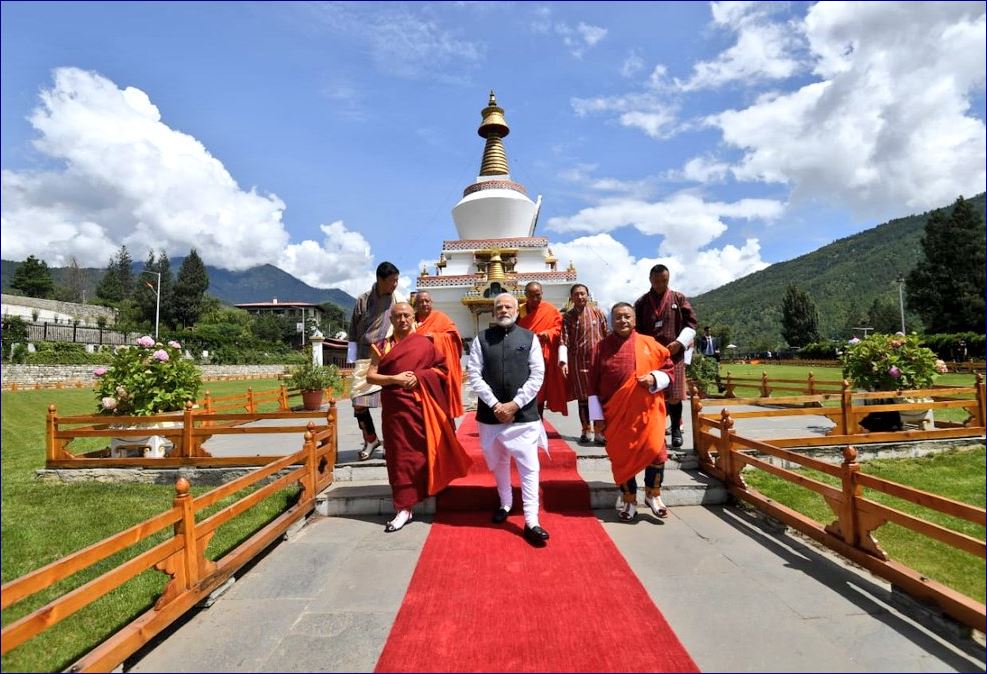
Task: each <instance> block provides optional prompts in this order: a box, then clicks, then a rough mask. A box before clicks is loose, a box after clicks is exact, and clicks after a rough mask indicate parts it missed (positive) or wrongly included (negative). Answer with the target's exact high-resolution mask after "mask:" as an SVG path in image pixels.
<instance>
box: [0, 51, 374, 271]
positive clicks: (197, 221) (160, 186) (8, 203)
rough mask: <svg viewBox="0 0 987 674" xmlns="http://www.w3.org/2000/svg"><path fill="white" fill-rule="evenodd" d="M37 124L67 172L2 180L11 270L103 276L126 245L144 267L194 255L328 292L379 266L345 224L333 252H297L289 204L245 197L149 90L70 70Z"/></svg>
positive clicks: (330, 247) (45, 149)
mask: <svg viewBox="0 0 987 674" xmlns="http://www.w3.org/2000/svg"><path fill="white" fill-rule="evenodd" d="M30 123H31V124H32V126H33V127H34V128H35V129H36V130H37V132H38V137H37V139H36V141H35V147H36V148H37V149H38V150H39V151H40V152H42V153H44V154H45V155H47V156H48V157H49V158H51V159H52V160H54V161H55V162H58V163H59V164H60V165H61V166H62V168H60V169H58V170H46V171H20V172H18V171H10V170H4V171H3V172H2V176H0V181H2V191H0V202H2V204H0V210H2V214H3V215H2V222H0V228H2V244H0V245H2V254H3V256H4V257H5V258H8V259H23V258H24V257H26V256H28V255H36V256H38V257H39V258H42V259H44V260H46V261H48V262H49V263H52V264H54V265H64V264H66V263H67V261H68V260H69V259H70V258H71V257H73V256H74V257H75V258H76V259H77V260H78V261H79V262H80V264H83V265H89V266H103V265H105V264H106V262H107V260H108V259H109V258H110V256H111V255H112V254H113V253H114V252H115V251H116V249H117V248H118V247H119V246H120V245H121V244H126V245H127V247H128V248H129V249H130V250H131V251H132V253H133V254H134V255H135V256H136V257H138V258H140V257H142V256H143V254H144V251H147V250H165V251H166V252H168V253H169V254H170V255H184V254H186V253H187V252H188V251H189V249H191V248H193V247H194V248H196V249H197V250H198V251H199V254H200V255H201V257H202V259H203V261H204V262H206V263H207V264H211V265H215V266H218V267H222V268H225V269H231V270H238V269H246V268H249V267H251V266H255V265H258V264H263V263H273V264H284V265H287V267H289V268H288V271H291V272H292V273H295V274H297V275H299V276H301V277H303V278H305V279H306V280H309V281H310V282H313V285H318V286H322V287H328V286H331V285H340V284H345V283H346V282H347V280H348V279H350V278H351V277H353V275H360V274H361V273H365V272H366V270H367V269H368V268H369V266H370V263H371V256H370V249H369V246H368V245H367V242H366V241H365V240H363V237H362V236H361V235H359V234H357V233H355V232H349V231H347V230H346V228H345V227H344V226H343V224H342V223H341V222H334V223H332V224H331V225H326V226H323V227H322V231H323V233H324V234H325V235H326V239H325V241H324V242H322V243H316V242H314V241H303V242H301V243H297V244H291V243H290V241H289V239H290V237H289V235H288V232H287V231H286V230H285V228H284V222H283V219H282V216H283V213H284V209H285V204H284V202H283V201H281V199H279V198H278V197H277V196H276V195H273V194H261V193H258V192H257V190H256V189H250V190H245V189H243V188H241V187H240V186H239V185H237V183H236V181H235V180H234V178H233V177H232V176H231V175H230V173H229V172H228V171H227V170H226V168H225V167H224V166H223V164H222V162H220V161H219V160H218V159H217V158H216V157H214V156H212V155H211V154H210V153H209V151H208V150H207V149H206V148H205V147H204V146H203V145H202V143H200V142H199V141H198V140H196V139H195V138H193V137H192V136H190V135H188V134H185V133H182V132H180V131H176V130H174V129H172V128H170V127H168V126H167V125H166V124H165V123H163V122H162V121H161V114H160V112H159V110H158V108H157V107H156V106H155V105H154V104H153V103H152V102H151V100H150V98H149V97H148V96H147V94H146V93H144V92H143V91H141V90H139V89H136V88H134V87H126V88H120V87H118V86H117V85H116V84H114V83H113V82H111V81H110V80H108V79H107V78H105V77H103V76H101V75H98V74H96V73H93V72H88V71H84V70H80V69H77V68H60V69H58V70H56V71H55V72H54V84H53V86H52V87H51V88H50V89H46V90H44V91H42V92H41V105H40V106H39V107H38V108H36V109H35V110H34V111H33V113H32V114H31V116H30ZM308 264H311V265H313V267H307V266H306V265H308Z"/></svg>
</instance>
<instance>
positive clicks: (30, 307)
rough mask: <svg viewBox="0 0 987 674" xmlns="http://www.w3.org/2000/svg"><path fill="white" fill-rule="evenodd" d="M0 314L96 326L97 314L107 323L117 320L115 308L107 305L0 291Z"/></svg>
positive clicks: (29, 319) (44, 321) (26, 318)
mask: <svg viewBox="0 0 987 674" xmlns="http://www.w3.org/2000/svg"><path fill="white" fill-rule="evenodd" d="M0 314H2V315H4V316H19V317H20V318H22V319H24V320H25V321H27V322H29V323H64V324H66V325H75V324H78V325H82V326H87V327H96V326H98V325H99V323H100V318H102V319H103V323H104V325H106V326H112V325H113V324H114V323H116V310H115V309H110V308H109V307H101V306H98V305H95V304H79V303H77V302H59V301H57V300H45V299H41V298H39V297H25V296H22V295H0Z"/></svg>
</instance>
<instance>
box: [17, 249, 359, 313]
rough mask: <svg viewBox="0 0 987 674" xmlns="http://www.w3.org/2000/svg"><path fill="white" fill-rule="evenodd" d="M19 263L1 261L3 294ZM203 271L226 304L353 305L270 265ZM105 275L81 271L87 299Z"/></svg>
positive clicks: (59, 275)
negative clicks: (289, 302)
mask: <svg viewBox="0 0 987 674" xmlns="http://www.w3.org/2000/svg"><path fill="white" fill-rule="evenodd" d="M183 259H184V258H181V257H176V258H171V270H172V273H173V274H175V275H177V274H178V270H179V268H181V266H182V260H183ZM19 264H20V262H13V261H10V260H3V261H2V263H0V277H2V279H0V280H2V287H3V289H4V292H8V291H9V288H10V281H11V280H12V279H13V278H14V273H15V272H16V271H17V266H18V265H19ZM143 268H144V263H143V262H135V263H134V274H136V273H137V272H139V271H140V270H141V269H143ZM206 271H207V272H208V273H209V290H207V291H206V292H208V293H209V294H210V295H212V296H213V297H217V298H219V299H220V300H222V301H223V302H227V303H229V304H244V303H246V302H270V301H271V300H272V299H274V298H275V297H276V298H278V300H281V301H293V302H311V303H313V304H322V303H323V302H332V303H334V304H336V305H338V306H340V307H342V308H343V309H345V310H346V311H350V310H352V309H353V305H354V304H355V303H356V299H355V298H354V297H352V296H350V295H349V294H347V293H345V292H343V291H342V290H340V289H338V288H329V289H328V290H326V289H324V288H313V287H312V286H310V285H308V284H307V283H304V282H303V281H300V280H299V279H297V278H295V277H294V276H292V275H291V274H289V273H288V272H286V271H284V270H282V269H279V268H278V267H275V266H274V265H270V264H264V265H260V266H258V267H251V268H250V269H247V270H244V271H228V270H226V269H219V268H218V267H212V266H210V265H206ZM69 272H70V270H69V268H68V267H52V269H51V275H52V278H54V280H55V283H56V284H62V285H65V284H67V282H68V278H69ZM105 272H106V270H105V269H94V268H91V267H86V268H83V269H82V273H83V276H84V279H85V288H86V297H87V298H89V299H92V298H94V297H95V296H96V287H97V286H98V285H99V282H100V280H101V279H102V278H103V274H104V273H105Z"/></svg>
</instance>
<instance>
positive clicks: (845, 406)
mask: <svg viewBox="0 0 987 674" xmlns="http://www.w3.org/2000/svg"><path fill="white" fill-rule="evenodd" d="M852 407H853V393H852V391H850V382H849V381H847V380H846V379H844V380H843V391H842V394H841V396H840V435H850V416H851V415H852V414H853V410H852ZM853 429H854V430H855V431H856V430H857V424H856V421H854V423H853Z"/></svg>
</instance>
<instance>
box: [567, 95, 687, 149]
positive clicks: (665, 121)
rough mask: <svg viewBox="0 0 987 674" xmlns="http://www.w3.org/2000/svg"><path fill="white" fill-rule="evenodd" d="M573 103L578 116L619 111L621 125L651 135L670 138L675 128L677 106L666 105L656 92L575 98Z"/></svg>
mask: <svg viewBox="0 0 987 674" xmlns="http://www.w3.org/2000/svg"><path fill="white" fill-rule="evenodd" d="M570 103H571V105H572V109H573V110H574V111H575V113H576V115H577V116H579V117H584V116H586V115H589V114H593V113H606V112H616V113H620V114H619V115H618V117H617V120H618V121H619V122H620V124H621V125H622V126H626V127H630V128H637V129H641V130H642V131H644V132H645V133H646V134H648V136H650V137H652V138H668V137H669V136H671V135H673V134H674V133H675V132H676V126H675V120H676V116H675V110H674V109H673V108H672V107H670V106H668V105H666V104H665V103H664V101H663V99H662V98H661V97H659V96H658V95H657V93H653V92H643V93H631V94H625V95H623V96H600V97H597V98H572V99H571V100H570Z"/></svg>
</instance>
